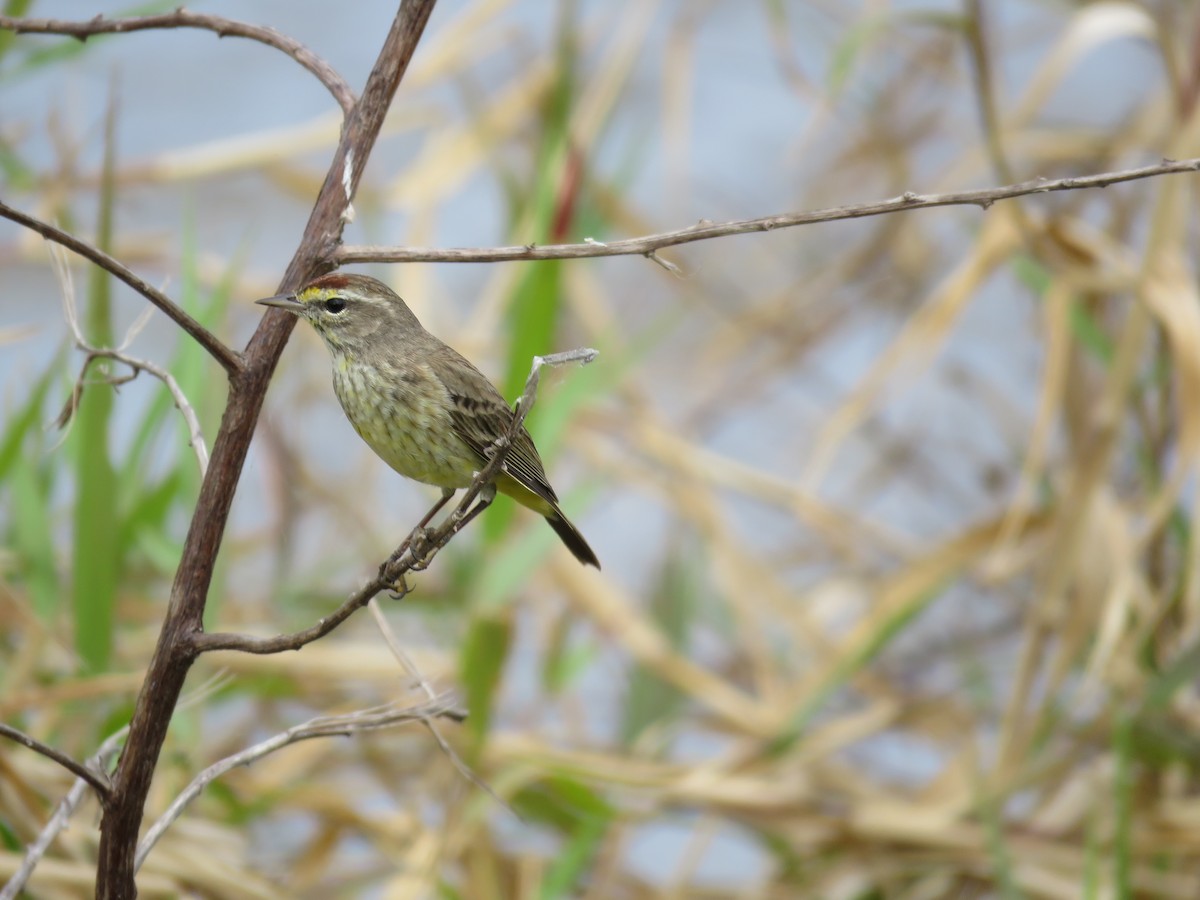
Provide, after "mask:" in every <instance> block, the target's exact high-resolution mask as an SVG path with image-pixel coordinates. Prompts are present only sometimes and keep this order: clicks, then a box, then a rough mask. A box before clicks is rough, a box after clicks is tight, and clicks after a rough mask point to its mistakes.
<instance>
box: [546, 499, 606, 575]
mask: <svg viewBox="0 0 1200 900" xmlns="http://www.w3.org/2000/svg"><path fill="white" fill-rule="evenodd" d="M546 521H547V522H549V523H550V527H551V528H553V529H554V531H555V533H556V534H557V535H558V536H559V537H560V538H562V542H563V543H564V544H566V545H567V549H568V550H570V551H571V552H572V553H573V554H575V558H576V559H577V560H579V561H580V562H581V563H583V564H584V565H585V566H595V567H596V568H597V569H598V568H600V560H598V559H596V554H595V552H594V551H593V550H592V548H591V547H589V546H588V542H587V541H585V540H584V539H583V535H582V534H580V533H579V529H578V528H576V527H575V526H574V525H572V524H571V520H570V519H568V518H567V517H566V516H564V515H563V511H562V510H561V509H559V508H558V507H557V506H555V507H554V508H553V509H552V510H551V511H550V512H548V513H546Z"/></svg>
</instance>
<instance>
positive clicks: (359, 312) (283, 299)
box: [256, 272, 424, 353]
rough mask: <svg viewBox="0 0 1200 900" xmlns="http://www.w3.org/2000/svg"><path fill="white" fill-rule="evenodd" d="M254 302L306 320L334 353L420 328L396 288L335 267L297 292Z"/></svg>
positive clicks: (420, 331) (402, 334) (415, 331)
mask: <svg viewBox="0 0 1200 900" xmlns="http://www.w3.org/2000/svg"><path fill="white" fill-rule="evenodd" d="M256 302H257V303H259V304H261V305H263V306H274V307H276V308H278V309H285V310H287V311H288V312H290V313H293V314H294V315H297V316H300V317H301V318H304V319H307V320H308V321H309V323H310V324H311V325H312V327H313V328H315V329H316V330H317V334H319V335H320V336H321V337H322V338H324V340H325V343H326V344H327V345H328V346H329V349H330V350H331V351H332V352H334V353H344V352H346V351H348V350H353V349H355V348H357V347H361V346H363V345H365V344H367V343H368V342H370V341H371V340H373V339H375V338H378V337H383V338H385V339H395V338H397V337H400V336H404V335H408V334H414V333H415V334H421V333H423V331H424V329H422V328H421V325H420V323H419V322H418V321H417V317H416V316H414V315H413V313H412V310H410V309H409V308H408V306H407V304H405V302H404V301H403V300H401V299H400V297H399V296H398V295H397V294H396V292H395V291H393V290H392V289H391V288H389V287H388V286H387V285H386V284H384V283H383V282H382V281H379V280H377V279H375V278H371V277H369V276H367V275H347V274H343V273H340V272H334V273H333V274H332V275H323V276H321V277H320V278H317V279H316V280H314V281H310V282H309V283H308V284H306V285H304V286H303V287H302V288H300V289H299V290H298V291H296V292H295V293H291V294H280V295H278V296H276V297H268V298H266V299H265V300H258V301H256Z"/></svg>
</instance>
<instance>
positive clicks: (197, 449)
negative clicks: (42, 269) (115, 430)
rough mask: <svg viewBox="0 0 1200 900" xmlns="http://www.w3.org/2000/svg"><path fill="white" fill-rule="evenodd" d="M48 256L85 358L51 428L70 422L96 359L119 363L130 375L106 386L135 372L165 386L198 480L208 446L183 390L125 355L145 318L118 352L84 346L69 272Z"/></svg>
mask: <svg viewBox="0 0 1200 900" xmlns="http://www.w3.org/2000/svg"><path fill="white" fill-rule="evenodd" d="M51 256H52V257H53V259H54V267H55V270H56V272H57V274H58V282H59V287H60V288H61V290H62V296H63V315H64V317H65V318H66V320H67V326H68V327H69V328H70V329H71V334H72V335H73V336H74V338H75V346H76V347H77V348H79V349H80V350H82V351H83V352H84V353H86V354H87V356H86V357H85V358H84V360H83V365H82V366H81V367H80V369H79V377H78V378H77V379H76V380H75V387H74V389H73V390H72V391H71V396H70V397H68V398H67V402H66V404H65V405H64V406H63V410H62V412H61V413H59V415H58V418H57V419H56V420H55V424H56V425H57V426H58V427H59V428H65V427H66V425H67V423H68V422H69V421H70V420H71V416H72V415H74V413H75V410H76V409H78V408H79V401H80V399H81V398H82V397H83V388H84V384H85V381H84V379H85V377H86V375H87V371H88V367H89V366H91V364H92V363H93V362H94V361H95V360H97V359H111V360H114V361H116V362H119V363H123V364H124V365H126V366H129V368H130V369H132V371H133V374H131V375H129V376H128V377H126V378H122V379H109V383H110V384H113V385H116V384H124V383H125V382H126V381H131V380H133V379H134V378H135V377H137V374H138V373H139V372H146V373H148V374H150V375H153V376H154V377H155V378H157V379H158V380H159V381H161V382H162V383H163V384H165V385H166V386H167V390H168V391H169V392H170V394H171V399H173V400H174V401H175V406H176V407H177V408H178V410H179V412H180V414H181V415H182V416H183V421H184V422H185V423H186V425H187V429H188V444H189V446H191V448H192V450H193V452H194V453H195V454H196V463H197V464H198V465H199V467H200V477H201V478H203V477H204V474H205V473H206V472H207V471H208V445H207V444H206V443H205V442H204V433H203V432H202V431H201V430H200V418H199V416H197V415H196V410H195V409H194V408H193V407H192V404H191V403H189V402H188V398H187V395H186V394H184V392H183V388H181V387H180V386H179V382H178V381H176V380H175V377H174V376H173V375H172V374H171V373H170V372H168V371H167V370H166V369H164V368H162V367H161V366H159V365H157V364H155V363H152V362H150V361H148V360H144V359H139V358H137V357H135V356H130V355H129V354H127V353H125V352H124V351H125V348H126V347H128V346H129V344H130V343H131V342H132V341H133V339H134V337H135V336H136V335H137V333H138V332H139V331H140V330H141V329H142V328H143V327H144V325H145V324H146V318H147V317H146V316H139V317H138V318H137V319H136V320H135V321H134V323H133V324H132V325H131V326H130V327H129V331H128V332H126V334H125V339H124V340H123V341H122V342H121V346H120V348H118V349H116V350H113V349H109V348H105V347H94V346H92V345H91V344H89V343H88V342H87V339H86V338H85V337H84V335H83V329H82V328H80V327H79V310H78V307H77V306H76V303H75V282H74V280H73V279H72V278H71V269H70V267H69V266H68V265H67V261H66V259H65V257H64V255H63V252H62V250H61V249H60V248H57V247H54V246H53V245H51Z"/></svg>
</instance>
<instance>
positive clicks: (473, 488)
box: [191, 348, 597, 655]
mask: <svg viewBox="0 0 1200 900" xmlns="http://www.w3.org/2000/svg"><path fill="white" fill-rule="evenodd" d="M596 356H597V351H595V350H592V349H590V348H583V349H579V350H567V351H564V352H562V353H552V354H550V355H549V356H536V357H534V360H533V367H532V369H531V371H530V373H529V377H528V378H527V379H526V380H525V390H524V391H522V393H521V397H520V399H518V400H517V403H516V406H515V408H514V412H513V418H512V421H511V422H510V423H509V427H508V431H507V432H506V433H505V434H504V435H503V436H502V437H500V438H499V439H498V440H497V441H496V442H495V443H494V444H493V447H494V450H493V452H492V455H491V458H490V459H489V460H488V462H487V465H485V466H484V467H483V469H482V470H481V471H480V472H477V473H476V475H475V478H474V479H472V481H471V484H470V486H469V487H468V488H467V490H466V492H465V493H464V494H463V496H462V498H461V499H460V500H459V503H458V505H457V506H456V507H455V508H454V511H453V512H452V513H451V514H450V515H449V516H447V518H446V521H445V522H444V523H443V524H442V525H441V526H440V527H439V528H436V529H434V530H433V531H431V532H427V531H426V530H425V529H423V528H419V527H418V528H414V529H413V530H412V532H410V533H409V535H408V537H407V538H405V540H404V543H402V544H401V545H400V548H399V549H398V550H397V552H396V553H393V554H392V556H391V557H390V558H389V559H388V560H387V562H385V563H384V564H383V565H382V566H380V569H379V572H378V574H377V575H376V576H375V577H374V578H372V579H371V580H370V581H368V582H367V583H366V584H365V585H364V586H363V587H361V588H360V589H359V590H357V591H355V592H354V593H353V594H351V595H350V596H349V597H348V598H347V599H346V601H345V602H344V603H342V605H341V606H339V607H338V608H337V609H336V610H334V611H333V612H332V613H331V614H330V615H328V616H326V617H325V618H323V619H321V620H320V621H319V622H317V624H316V625H313V626H311V627H309V628H305V629H304V630H303V631H296V632H293V633H291V634H280V635H276V636H275V637H269V638H259V637H253V636H251V635H245V634H231V633H221V632H196V633H193V634H192V635H191V641H192V650H193V651H194V652H196V653H209V652H212V651H214V650H239V651H241V652H243V653H255V654H260V655H261V654H269V653H282V652H284V651H286V650H299V649H300V648H301V647H303V646H304V645H306V644H311V643H312V642H313V641H315V640H318V639H319V638H323V637H324V636H325V635H327V634H329V633H330V632H331V631H333V630H334V629H335V628H337V627H338V626H339V625H341V624H342V623H343V622H345V621H346V620H347V619H348V618H350V616H352V615H353V614H354V613H355V612H357V611H358V610H359V609H361V608H362V607H364V606H366V605H367V603H368V602H370V600H371V598H372V597H374V596H375V595H376V594H378V593H380V592H381V591H383V590H385V589H386V588H389V587H392V586H394V585H395V584H397V583H398V582H400V581H402V579H403V576H404V575H405V574H407V573H408V572H412V571H417V570H420V569H423V568H425V566H427V565H428V564H429V562H430V561H431V560H432V559H433V557H434V556H436V555H437V553H438V551H440V550H441V549H442V548H443V547H445V546H446V544H448V543H449V542H450V539H451V538H453V537H454V535H456V534H458V532H459V531H460V530H461V529H462V528H463V527H464V526H465V525H466V524H467V523H468V522H469V521H470V520H471V518H472V515H471V507H472V505H473V504H474V502H475V499H476V498H477V497H478V496H479V495H480V493H481V492H482V491H483V490H484V489H485V488H487V487H488V486H489V485H491V484H492V482H493V481H494V480H495V478H496V476H497V475H498V474H499V473H500V470H501V468H502V467H503V465H504V458H505V456H506V455H507V454H508V450H509V448H510V447H511V446H512V442H513V440H514V439H515V438H516V436H517V435H518V434H519V433H520V431H521V426H522V424H523V423H524V422H525V417H526V416H527V415H528V414H529V410H530V409H531V408H532V407H533V403H534V400H535V399H536V397H537V388H538V380H539V378H540V370H541V368H542V366H560V365H563V364H565V363H570V362H582V363H584V364H586V363H589V362H591V361H592V360H593V359H595V358H596Z"/></svg>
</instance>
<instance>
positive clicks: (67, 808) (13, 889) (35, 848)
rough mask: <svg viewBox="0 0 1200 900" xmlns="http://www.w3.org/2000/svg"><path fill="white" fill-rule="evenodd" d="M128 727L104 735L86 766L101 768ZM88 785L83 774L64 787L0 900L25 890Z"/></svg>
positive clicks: (114, 751) (5, 887)
mask: <svg viewBox="0 0 1200 900" xmlns="http://www.w3.org/2000/svg"><path fill="white" fill-rule="evenodd" d="M128 730H129V729H128V728H122V729H121V730H120V731H118V732H117V733H116V734H114V735H111V736H110V737H109V738H107V739H106V740H105V741H104V743H102V744H101V745H100V747H99V749H97V750H96V752H95V753H94V754H92V756H91V757H90V758H89V759H88V761H87V762H86V763H85V764H84V765H85V766H87V767H88V769H89V770H94V771H96V772H103V771H104V769H105V766H106V765H107V763H108V760H109V759H110V758H111V757H112V755H113V754H114V753H116V752H117V748H118V747H119V746H120V745H121V741H123V740H124V739H125V734H126V732H127V731H128ZM89 787H94V785H92V783H91V781H89V780H88V779H86V778H84V777H83V776H82V775H81V776H80V777H79V778H77V779H76V780H75V783H74V784H73V785H71V789H70V790H69V791H67V796H65V797H64V798H63V799H62V802H61V803H59V804H58V808H57V809H55V810H54V815H52V816H51V817H50V819H49V821H47V822H46V824H45V826H43V828H42V830H41V831H40V832H39V833H38V836H37V839H36V840H35V841H34V842H33V843H32V844H30V845H29V846H28V847H27V848H26V849H25V858H24V859H22V860H21V865H20V867H19V868H18V869H17V871H16V872H14V873H13V877H12V878H10V879H9V880H8V884H6V885H5V886H4V889H3V890H0V900H16V898H17V896H19V895H20V893H21V891H22V890H24V888H25V885H26V883H27V882H28V881H29V879H30V878H31V877H32V876H33V872H34V869H36V868H37V866H38V863H40V862H41V861H42V857H44V856H45V855H46V851H47V850H49V849H50V845H51V844H53V843H54V839H55V838H56V837H58V836H59V834H61V833H62V830H63V829H64V828H66V827H67V823H68V822H69V821H70V820H71V816H73V815H74V814H75V810H76V809H78V808H79V804H80V803H82V802H83V798H84V797H85V796H87V789H88V788H89Z"/></svg>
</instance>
